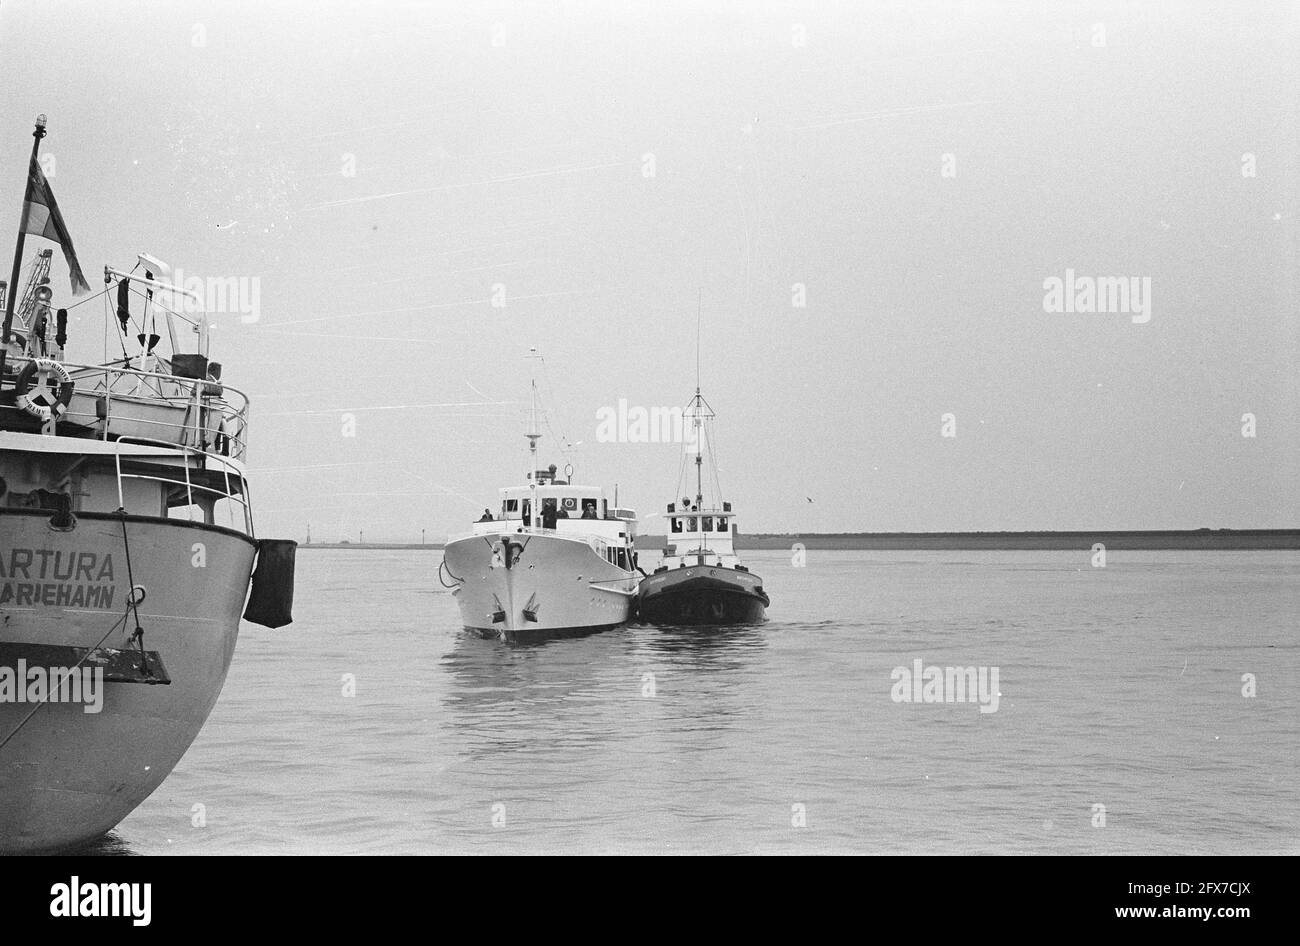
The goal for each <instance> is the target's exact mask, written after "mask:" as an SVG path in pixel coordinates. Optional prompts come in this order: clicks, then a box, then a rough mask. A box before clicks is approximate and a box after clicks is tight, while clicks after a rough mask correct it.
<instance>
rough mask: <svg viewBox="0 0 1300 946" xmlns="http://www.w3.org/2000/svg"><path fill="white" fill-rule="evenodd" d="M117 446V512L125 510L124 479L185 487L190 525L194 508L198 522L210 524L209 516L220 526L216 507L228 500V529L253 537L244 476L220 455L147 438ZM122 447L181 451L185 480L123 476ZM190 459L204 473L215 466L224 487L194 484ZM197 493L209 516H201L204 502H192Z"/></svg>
mask: <svg viewBox="0 0 1300 946" xmlns="http://www.w3.org/2000/svg"><path fill="white" fill-rule="evenodd" d="M117 443H118V445H119V447H118V449H117V450H115V451H114V452H113V460H114V465H115V468H116V472H117V505H118V508H119V509H125V508H126V495H125V490H124V489H123V488H122V483H123V481H125V480H145V481H148V482H154V483H162V484H163V485H164V486H184V487H185V500H186V511H187V514H188V517H189V520H190V521H191V522H193V521H194V519H195V517H194V511H195V509H196V508H197V509H198V510H199V512H200V515H201V516H202V519H201V520H200V521H203V522H209V518H208V517H209V516H211V519H212V520H213V521H211V522H210V524H211V525H222V523H219V522H216V521H215V519H216V504H217V503H218V502H220V501H221V500H223V499H225V500H228V504H227V507H226V508H227V510H228V513H229V518H230V526H229V527H230V528H232V529H235V530H237V531H241V532H243V533H245V534H246V535H248V536H250V537H252V536H254V535H255V533H254V531H253V506H252V499H251V497H250V496H249V495H248V481H247V480H246V479H244V476H243V473H242V472H241V471H240V470H239V468H238V467H236V466H235V465H234V464H233V463H232V462H231V461H230V460H229V459H228V458H226V457H224V456H221V455H219V454H215V453H208V452H205V451H203V450H196V449H195V448H193V447H189V446H183V445H182V446H179V447H178V445H177V444H174V443H170V442H168V441H165V440H152V439H150V438H148V437H130V438H124V439H122V440H119V441H117ZM123 444H128V445H129V444H142V445H145V446H159V447H166V448H167V449H169V450H176V449H180V451H181V453H182V456H183V460H184V462H183V463H182V465H181V466H182V469H184V471H185V478H184V479H174V478H172V477H168V476H160V475H158V474H155V473H124V472H123V471H122V450H121V445H123ZM192 458H199V459H200V460H202V461H203V463H204V469H205V470H210V469H211V464H213V463H215V464H217V465H218V467H219V468H220V472H221V482H222V483H223V485H224V486H225V488H224V489H217V488H215V487H212V486H204V485H203V484H201V483H195V482H194V480H193V478H192V477H191V476H190V461H191V459H192ZM232 473H233V474H234V480H235V482H237V483H239V487H240V488H239V490H238V491H236V490H234V489H232V488H231V474H232ZM196 492H197V493H198V494H199V495H198V499H200V500H208V502H207V504H206V508H207V509H208V510H209V513H208V514H204V513H203V510H204V508H205V504H204V503H203V502H196V499H195V493H196ZM236 506H238V507H239V511H240V513H241V514H242V517H243V520H244V521H243V525H242V527H241V526H240V525H239V524H237V523H236V521H235V507H236Z"/></svg>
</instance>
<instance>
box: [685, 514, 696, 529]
mask: <svg viewBox="0 0 1300 946" xmlns="http://www.w3.org/2000/svg"><path fill="white" fill-rule="evenodd" d="M686 531H687V532H694V531H695V517H694V516H691V517H690V518H689V519H687V520H686Z"/></svg>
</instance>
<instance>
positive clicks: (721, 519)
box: [718, 516, 727, 532]
mask: <svg viewBox="0 0 1300 946" xmlns="http://www.w3.org/2000/svg"><path fill="white" fill-rule="evenodd" d="M718 531H719V532H726V531H727V517H726V516H718Z"/></svg>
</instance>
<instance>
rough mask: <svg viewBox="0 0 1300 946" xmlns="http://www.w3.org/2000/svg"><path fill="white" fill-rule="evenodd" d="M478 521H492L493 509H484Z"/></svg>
mask: <svg viewBox="0 0 1300 946" xmlns="http://www.w3.org/2000/svg"><path fill="white" fill-rule="evenodd" d="M478 521H479V522H491V521H492V510H490V509H484V510H483V515H481V516H479V519H478Z"/></svg>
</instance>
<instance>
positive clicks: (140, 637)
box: [117, 506, 153, 677]
mask: <svg viewBox="0 0 1300 946" xmlns="http://www.w3.org/2000/svg"><path fill="white" fill-rule="evenodd" d="M117 514H118V516H119V517H120V518H119V521H120V522H121V523H122V545H123V547H124V548H125V549H126V580H127V582H128V583H129V584H130V586H131V593H130V596H129V597H128V598H127V606H128V607H130V608H131V609H132V610H133V611H134V612H135V631H134V633H132V634H131V639H132V640H133V641H137V642H138V643H139V644H140V672H141V673H143V674H144V675H145V676H149V677H152V676H153V674H151V673H150V672H149V661H148V658H146V657H145V653H144V628H143V627H141V626H140V602H139V600H138V599H137V598H136V596H135V575H133V574H132V572H131V540H130V539H129V538H127V534H126V507H125V506H118V507H117Z"/></svg>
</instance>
